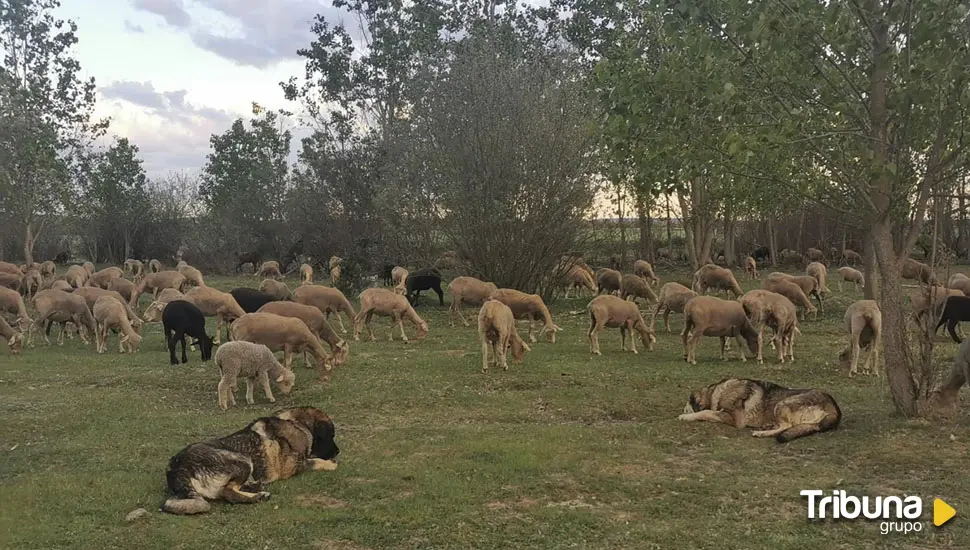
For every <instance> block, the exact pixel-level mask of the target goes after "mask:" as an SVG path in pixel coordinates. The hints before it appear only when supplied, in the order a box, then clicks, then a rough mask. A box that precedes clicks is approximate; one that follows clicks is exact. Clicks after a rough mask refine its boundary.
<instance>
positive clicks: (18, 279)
mask: <svg viewBox="0 0 970 550" xmlns="http://www.w3.org/2000/svg"><path fill="white" fill-rule="evenodd" d="M23 284H24V276H23V275H15V274H13V273H6V272H0V286H2V287H6V288H10V289H13V290H18V291H19V290H20V288H21V287H22V286H23Z"/></svg>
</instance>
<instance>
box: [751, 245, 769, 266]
mask: <svg viewBox="0 0 970 550" xmlns="http://www.w3.org/2000/svg"><path fill="white" fill-rule="evenodd" d="M751 257H752V258H754V260H755V261H756V262H766V261H768V260H769V259H770V258H771V251H770V250H768V247H767V246H759V247H758V248H755V249H754V250H753V251H752V252H751Z"/></svg>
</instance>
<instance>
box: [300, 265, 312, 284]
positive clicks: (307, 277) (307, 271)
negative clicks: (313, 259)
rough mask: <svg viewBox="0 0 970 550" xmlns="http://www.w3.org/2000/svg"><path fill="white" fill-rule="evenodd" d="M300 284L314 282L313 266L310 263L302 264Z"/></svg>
mask: <svg viewBox="0 0 970 550" xmlns="http://www.w3.org/2000/svg"><path fill="white" fill-rule="evenodd" d="M300 284H301V285H312V284H313V267H312V266H311V265H310V264H303V265H301V266H300Z"/></svg>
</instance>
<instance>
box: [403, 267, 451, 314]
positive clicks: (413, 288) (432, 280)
mask: <svg viewBox="0 0 970 550" xmlns="http://www.w3.org/2000/svg"><path fill="white" fill-rule="evenodd" d="M404 285H405V286H406V287H407V297H408V302H410V303H411V305H412V306H413V305H414V304H415V303H416V302H417V300H418V297H419V296H421V291H422V290H433V291H435V292H436V293H438V302H439V303H440V304H441V305H442V306H443V305H445V293H444V292H443V291H442V290H441V272H440V271H438V270H437V269H435V268H433V267H426V268H424V269H419V270H417V271H415V272H414V273H411V274H410V275H408V278H407V279H405V281H404Z"/></svg>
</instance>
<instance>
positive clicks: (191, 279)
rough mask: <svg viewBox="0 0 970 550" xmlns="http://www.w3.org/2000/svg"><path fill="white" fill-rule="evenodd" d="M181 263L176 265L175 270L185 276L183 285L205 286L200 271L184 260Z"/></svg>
mask: <svg viewBox="0 0 970 550" xmlns="http://www.w3.org/2000/svg"><path fill="white" fill-rule="evenodd" d="M182 264H183V265H180V266H178V267H176V268H175V271H178V272H179V273H181V274H182V276H183V277H185V283H184V285H192V286H197V287H200V288H202V287H205V279H204V278H203V277H202V272H201V271H199V270H198V269H196V268H194V267H192V266H190V265H189V264H187V263H185V262H182Z"/></svg>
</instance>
